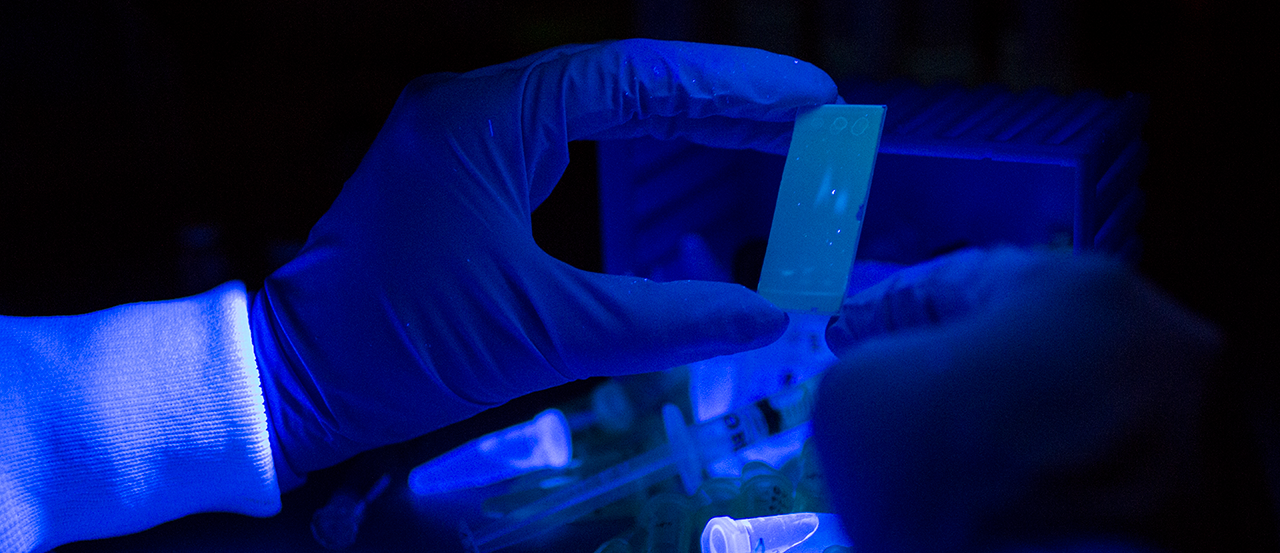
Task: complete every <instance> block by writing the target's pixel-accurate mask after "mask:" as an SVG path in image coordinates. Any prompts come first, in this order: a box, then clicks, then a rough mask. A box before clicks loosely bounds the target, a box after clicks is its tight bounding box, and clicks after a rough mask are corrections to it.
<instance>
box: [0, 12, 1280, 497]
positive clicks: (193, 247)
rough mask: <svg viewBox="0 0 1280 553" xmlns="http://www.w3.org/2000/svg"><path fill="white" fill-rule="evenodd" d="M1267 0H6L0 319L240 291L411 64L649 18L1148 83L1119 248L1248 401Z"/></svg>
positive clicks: (712, 30)
mask: <svg viewBox="0 0 1280 553" xmlns="http://www.w3.org/2000/svg"><path fill="white" fill-rule="evenodd" d="M1276 5H1277V4H1276V3H1275V2H1211V1H1209V0H1176V1H1172V0H1171V1H1156V0H1116V1H1101V0H1086V1H1081V2H1072V1H1069V0H1056V1H1050V0H1044V1H1033V0H1023V1H1016V0H999V1H991V2H980V1H977V0H974V1H971V2H966V1H962V0H902V1H893V0H858V1H854V0H849V1H836V0H789V1H783V0H698V1H689V2H680V1H676V0H633V1H631V2H601V1H598V0H596V1H587V0H554V1H552V0H528V1H521V0H469V1H467V2H448V3H447V2H432V1H424V0H415V1H410V0H403V1H341V0H319V1H310V2H302V1H283V0H264V1H217V2H213V1H207V0H194V1H183V2H158V1H127V0H103V1H96V2H95V1H86V0H54V1H40V2H36V1H26V0H20V1H12V0H11V1H8V2H4V3H3V4H0V313H4V314H7V315H55V314H71V313H81V312H86V311H91V310H96V309H101V308H105V307H109V306H112V305H116V304H120V303H124V302H130V301H140V300H154V299H165V298H172V297H177V296H181V295H187V294H192V293H197V292H201V291H203V290H206V289H208V288H210V287H212V286H214V285H216V284H218V283H220V282H223V281H225V280H229V279H233V278H235V279H241V280H244V281H245V282H246V283H247V284H248V285H249V286H250V288H253V287H256V286H257V283H259V282H261V280H262V279H263V278H264V277H265V276H266V275H267V274H269V273H270V272H271V271H272V270H273V269H274V268H275V267H277V266H279V265H280V264H281V263H283V262H284V261H286V260H287V259H288V258H289V257H290V256H291V255H292V253H293V252H294V251H295V250H296V248H297V247H299V246H300V245H301V243H302V241H304V240H305V237H306V233H307V230H308V229H309V228H310V226H311V225H312V224H313V223H314V222H315V221H316V220H317V219H318V218H319V216H320V215H321V214H322V213H323V212H324V211H325V209H326V208H327V207H328V205H329V204H330V203H331V202H332V200H333V199H334V198H335V197H336V196H337V193H338V191H339V190H340V188H341V186H342V183H343V181H344V180H345V179H346V178H347V177H348V176H349V175H350V174H351V173H352V171H353V170H354V168H355V166H356V164H357V163H358V162H359V160H360V157H361V155H362V154H363V152H364V150H365V149H366V148H367V147H368V145H369V144H370V143H371V141H372V140H373V137H374V136H375V134H376V133H377V131H378V129H379V127H380V125H381V123H382V121H383V119H384V117H385V116H386V114H387V113H388V112H389V110H390V108H391V106H392V104H393V102H394V101H395V99H396V96H397V95H398V93H399V91H400V89H401V88H402V87H403V86H404V85H405V84H406V83H408V81H409V80H411V79H412V78H414V77H416V76H418V75H421V74H424V73H429V72H435V71H465V70H468V69H473V68H477V67H482V66H485V65H490V64H493V63H498V62H502V61H507V60H510V59H514V58H516V57H519V56H522V55H525V54H529V53H533V52H535V51H538V50H541V49H545V48H548V47H552V46H556V45H559V44H563V43H568V42H590V41H598V40H604V39H614V38H625V37H632V36H646V37H654V38H671V39H687V40H697V41H704V42H721V43H729V44H740V45H748V46H756V47H761V48H765V49H770V50H774V51H779V52H783V53H788V54H793V55H796V56H799V57H801V58H803V59H806V60H810V61H812V62H814V63H816V64H817V65H818V66H820V67H822V68H824V69H826V70H827V71H828V72H830V73H831V74H832V75H833V76H835V77H836V78H837V79H843V78H847V77H859V78H871V79H889V78H908V79H911V80H915V81H918V82H921V83H924V84H929V83H934V82H940V81H959V82H962V83H965V84H969V85H977V84H981V83H989V82H997V83H1003V84H1004V85H1006V86H1008V87H1010V88H1013V89H1015V90H1023V89H1027V88H1031V87H1048V88H1050V89H1053V90H1055V91H1058V92H1061V93H1072V92H1075V91H1080V90H1085V89H1094V90H1100V91H1102V92H1104V93H1105V94H1108V95H1119V94H1122V93H1124V92H1129V91H1132V92H1139V93H1143V94H1147V95H1149V96H1150V98H1151V101H1152V103H1151V118H1150V121H1149V124H1148V127H1147V131H1146V135H1145V136H1146V138H1147V140H1148V142H1149V144H1150V146H1151V158H1150V162H1149V166H1148V169H1147V171H1146V173H1145V174H1144V177H1143V181H1142V182H1143V187H1144V189H1145V191H1146V194H1147V199H1148V207H1147V215H1146V217H1145V219H1144V222H1143V224H1142V227H1141V230H1142V233H1143V237H1144V243H1145V256H1144V258H1143V262H1142V270H1143V272H1144V273H1145V274H1147V275H1148V276H1150V277H1151V278H1152V279H1153V280H1155V281H1156V282H1157V283H1158V284H1159V285H1160V286H1162V287H1163V288H1164V289H1166V290H1167V291H1169V293H1170V294H1172V295H1173V296H1174V297H1176V298H1178V299H1179V300H1180V301H1182V302H1183V303H1185V304H1187V305H1188V306H1190V307H1191V308H1192V309H1194V310H1195V311H1197V312H1199V313H1201V314H1203V315H1205V316H1207V317H1209V318H1210V319H1212V320H1214V321H1216V322H1217V323H1218V324H1220V325H1221V326H1223V327H1224V328H1225V329H1226V330H1227V331H1228V332H1229V336H1230V337H1231V340H1232V343H1233V344H1237V345H1239V346H1240V347H1239V349H1238V350H1237V351H1239V352H1242V353H1241V354H1240V356H1241V358H1242V359H1243V360H1242V361H1241V362H1238V363H1235V364H1234V365H1232V367H1233V368H1232V369H1229V370H1224V372H1223V373H1222V374H1221V375H1219V379H1220V380H1221V381H1222V382H1223V383H1224V384H1223V386H1224V387H1223V388H1222V389H1225V390H1229V391H1231V393H1235V392H1236V391H1242V390H1243V391H1244V392H1245V395H1249V394H1250V393H1252V394H1256V395H1265V394H1267V393H1271V392H1274V388H1272V387H1268V386H1270V385H1271V383H1272V382H1273V379H1272V377H1273V371H1274V369H1275V366H1274V365H1273V364H1272V361H1273V360H1274V357H1271V355H1272V354H1273V353H1274V349H1275V346H1276V342H1277V338H1276V336H1277V333H1276V331H1277V325H1276V324H1275V322H1274V321H1275V319H1274V313H1275V303H1276V302H1275V301H1274V300H1275V282H1276V269H1275V264H1276V262H1277V259H1276V258H1277V255H1276V251H1277V242H1276V236H1277V234H1280V233H1277V232H1276V230H1277V229H1276V225H1275V224H1274V223H1273V222H1272V221H1273V220H1274V218H1273V212H1274V211H1275V206H1276V203H1275V201H1274V200H1273V197H1274V196H1275V193H1274V191H1273V190H1274V189H1275V188H1276V184H1277V179H1276V178H1275V176H1274V173H1273V172H1272V171H1271V167H1270V162H1271V161H1272V160H1273V159H1274V157H1275V156H1276V153H1275V152H1276V142H1277V141H1276V140H1275V138H1274V133H1275V128H1276V117H1275V115H1274V113H1275V109H1274V107H1273V106H1272V104H1273V103H1274V102H1275V100H1276V98H1277V95H1276V85H1275V84H1274V83H1275V77H1276V68H1277V66H1278V65H1280V60H1277V55H1276V53H1277V49H1276V36H1277V35H1278V34H1280V33H1278V32H1277V31H1276V28H1275V25H1276V22H1277V21H1278V19H1277V17H1276V15H1277V14H1276V11H1277V10H1276ZM849 100H850V101H856V98H849ZM573 157H574V160H573V162H572V164H571V166H570V169H569V173H568V174H567V176H566V178H565V180H564V181H563V183H562V186H561V187H560V188H558V189H557V192H556V193H555V194H554V195H553V196H552V198H551V200H549V201H548V204H547V205H546V206H544V208H542V209H540V210H539V212H538V213H536V214H535V229H536V232H537V235H538V239H539V243H540V244H542V245H543V246H544V248H546V249H547V250H548V251H549V252H551V253H553V254H554V255H557V256H558V257H561V258H562V259H564V260H566V261H568V262H570V263H573V264H575V265H577V266H579V267H582V268H586V269H597V270H598V269H599V267H600V265H601V262H600V254H599V247H600V246H599V238H598V220H597V219H596V218H595V217H596V212H597V209H598V207H597V206H596V204H595V202H596V196H595V192H594V186H595V183H594V174H595V173H594V172H595V167H594V156H593V152H592V149H591V147H590V145H575V146H574V149H573ZM1259 391H1261V392H1259ZM1272 422H1274V420H1273V421H1272ZM1273 434H1274V433H1273ZM304 493H305V492H304Z"/></svg>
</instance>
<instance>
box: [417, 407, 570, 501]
mask: <svg viewBox="0 0 1280 553" xmlns="http://www.w3.org/2000/svg"><path fill="white" fill-rule="evenodd" d="M572 448H573V445H572V437H571V435H570V431H569V423H568V421H566V420H565V418H564V414H563V413H561V412H560V410H559V409H548V410H546V411H543V412H542V413H540V414H538V416H536V417H534V418H533V420H530V421H528V422H525V423H521V424H518V425H516V426H512V427H510V428H506V429H503V430H499V431H497V432H493V433H491V434H486V435H484V436H481V437H479V438H476V439H474V440H472V441H470V442H467V443H465V444H462V445H460V446H458V447H456V448H454V449H452V450H449V452H447V453H445V454H444V455H441V456H439V457H436V458H435V459H432V460H430V461H427V462H425V463H423V464H421V465H418V466H417V467H415V468H414V469H413V470H412V471H410V472H409V489H411V490H413V491H414V492H415V493H417V494H419V495H433V494H440V493H446V492H452V491H457V490H464V489H468V488H478V487H481V486H487V485H490V484H494V483H497V482H501V481H503V480H508V479H511V478H515V477H517V476H520V475H521V474H525V473H528V472H532V471H535V470H538V469H544V468H563V467H565V466H567V465H568V464H569V460H570V458H571V457H572Z"/></svg>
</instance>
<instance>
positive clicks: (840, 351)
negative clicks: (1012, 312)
mask: <svg viewBox="0 0 1280 553" xmlns="http://www.w3.org/2000/svg"><path fill="white" fill-rule="evenodd" d="M1049 255H1052V254H1047V253H1046V254H1037V253H1035V252H1032V251H1028V250H1021V249H1016V248H1007V247H1005V248H996V249H993V250H963V251H960V252H956V253H953V254H949V255H946V256H943V257H940V258H937V259H934V260H932V261H929V262H926V263H922V264H920V265H915V266H912V267H908V268H906V269H903V270H901V271H898V272H897V273H895V274H893V275H892V276H890V277H888V278H886V279H884V280H882V281H880V282H879V283H878V284H876V285H874V286H871V287H869V288H867V289H865V290H863V291H861V292H858V293H856V294H854V295H852V296H849V297H847V298H845V300H844V303H843V304H842V305H841V306H840V316H839V318H837V319H836V320H835V321H833V322H832V323H831V324H830V325H829V326H828V327H827V335H826V338H827V345H828V347H830V348H831V351H832V352H833V353H835V354H836V355H837V356H843V355H844V354H846V353H847V352H848V351H850V350H851V349H853V348H854V347H855V346H857V345H858V344H860V343H862V342H864V341H866V340H868V339H870V338H874V337H876V336H879V335H883V334H890V333H894V332H899V331H904V330H909V329H914V328H926V327H936V326H941V325H945V324H948V323H951V322H955V321H957V320H959V319H961V318H963V317H965V316H968V315H969V314H971V313H973V312H976V311H980V310H982V309H983V308H984V307H986V306H988V305H990V304H991V303H992V302H994V301H996V300H997V299H998V298H999V297H1000V296H1002V295H1007V294H1008V293H1009V292H1010V291H1011V289H1012V288H1013V287H1014V286H1016V285H1017V283H1018V281H1019V279H1020V278H1021V277H1022V275H1023V274H1024V273H1025V272H1026V271H1027V270H1028V269H1029V268H1030V267H1032V266H1033V265H1036V264H1038V263H1042V262H1044V261H1045V260H1046V257H1047V256H1049Z"/></svg>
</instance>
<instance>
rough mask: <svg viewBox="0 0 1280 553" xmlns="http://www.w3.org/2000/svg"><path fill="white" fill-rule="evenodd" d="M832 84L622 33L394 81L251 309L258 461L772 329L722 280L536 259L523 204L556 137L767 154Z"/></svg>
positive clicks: (350, 446)
mask: <svg viewBox="0 0 1280 553" xmlns="http://www.w3.org/2000/svg"><path fill="white" fill-rule="evenodd" d="M836 98H837V96H836V88H835V85H834V83H833V82H832V81H831V79H830V78H829V77H828V76H827V75H826V74H825V73H823V72H822V71H820V70H818V69H817V68H815V67H813V66H812V65H809V64H807V63H803V62H800V61H798V60H795V59H793V58H790V57H786V56H780V55H776V54H770V53H767V52H762V51H759V50H751V49H743V48H732V47H724V46H711V45H696V44H682V43H664V42H656V41H644V40H628V41H621V42H614V43H609V44H601V45H581V46H569V47H564V48H558V49H554V50H550V51H546V52H542V53H539V54H535V55H532V56H529V57H527V58H524V59H521V60H518V61H515V62H511V63H507V64H503V65H498V66H494V67H489V68H485V69H480V70H477V71H473V72H470V73H465V74H461V75H455V74H436V75H428V76H425V77H422V78H419V79H417V80H415V81H414V82H413V83H411V84H410V85H409V86H408V87H407V88H406V89H405V90H404V92H403V93H402V94H401V96H400V98H399V100H398V101H397V102H396V105H395V107H394V108H393V110H392V112H391V115H390V117H389V118H388V120H387V122H386V124H385V125H384V127H383V128H382V131H381V132H380V133H379V135H378V138H377V140H376V141H375V142H374V144H373V146H372V147H371V149H370V151H369V152H368V153H367V154H366V155H365V157H364V159H363V161H362V162H361V164H360V167H359V168H358V169H357V171H356V173H355V175H354V176H352V177H351V179H350V180H349V181H347V183H346V185H345V186H344V187H343V190H342V193H341V194H340V195H339V196H338V199H337V200H336V201H335V202H334V204H333V206H332V208H331V209H330V210H329V211H328V212H327V213H326V214H325V215H324V217H323V218H322V219H321V220H320V222H319V223H318V224H317V225H316V226H315V227H314V228H313V229H312V231H311V235H310V237H309V238H308V240H307V244H306V246H305V247H304V248H303V250H302V251H301V253H300V254H299V255H298V257H297V259H295V260H294V261H292V262H290V263H289V264H288V265H286V266H284V267H283V268H281V269H280V270H279V271H277V272H276V273H275V274H273V275H271V276H270V277H269V278H268V279H267V281H266V284H265V286H264V288H263V290H262V291H261V293H260V294H259V295H258V296H257V298H256V300H255V302H254V305H253V308H252V311H251V321H252V324H253V335H254V343H255V347H256V348H257V352H258V356H259V361H260V363H261V364H262V365H263V374H264V377H263V381H264V388H265V389H266V397H267V406H268V414H269V418H270V421H271V422H270V424H271V430H272V433H271V436H272V439H273V441H274V446H275V447H276V450H277V451H276V453H277V459H283V460H285V461H287V466H288V468H289V469H291V470H292V472H293V473H296V474H298V475H301V474H304V473H306V472H307V471H311V470H314V469H318V468H322V467H325V466H329V465H332V464H335V463H337V462H339V461H341V460H343V459H345V458H347V457H349V456H351V455H353V454H355V453H357V452H360V451H363V450H367V449H371V448H374V447H377V446H381V445H385V444H390V443H394V442H399V441H403V440H406V439H409V438H413V437H416V436H419V435H422V434H424V433H426V432H429V431H431V430H433V429H436V428H439V427H442V426H445V425H447V424H450V423H452V422H455V421H458V420H461V419H464V418H466V417H469V416H471V415H473V414H475V413H477V412H479V411H481V410H483V409H486V408H489V407H493V406H495V405H499V404H501V403H503V402H506V401H508V400H510V399H512V398H515V397H517V396H520V395H522V394H526V393H529V392H532V391H536V390H541V389H544V388H548V387H552V386H556V385H558V384H562V383H564V382H568V381H570V380H574V379H580V378H586V377H590V376H596V375H618V374H627V373H638V372H644V371H654V370H661V369H666V368H668V367H672V366H675V365H679V364H683V363H687V362H691V361H694V360H698V359H703V358H707V357H712V356H716V355H722V354H728V353H732V352H738V351H742V350H746V349H751V348H756V347H760V346H763V345H765V344H768V343H770V342H771V341H773V340H775V339H777V338H778V337H779V336H780V335H781V334H782V333H783V331H784V330H785V329H786V326H787V316H786V315H785V314H784V313H783V312H782V311H780V310H778V309H777V308H775V307H774V306H773V305H771V304H770V303H769V302H767V301H765V300H764V299H762V298H760V297H759V296H758V295H756V294H754V293H753V292H750V291H749V290H747V289H745V288H743V287H740V286H736V285H730V284H720V283H709V282H676V283H667V284H658V283H654V282H650V281H646V280H643V279H639V278H633V277H625V276H606V275H599V274H593V273H587V272H583V271H580V270H577V269H574V268H572V267H570V266H568V265H566V264H564V263H562V262H560V261H557V260H556V259H554V258H552V257H550V256H548V255H547V254H546V253H544V252H543V251H542V250H540V249H539V248H538V246H537V245H536V244H535V243H534V240H533V238H532V234H531V228H530V212H531V211H532V210H533V209H534V208H536V207H537V206H538V204H539V203H541V202H542V201H543V200H544V199H545V198H546V197H547V196H548V195H549V194H550V193H551V189H552V187H554V186H555V184H556V182H557V181H558V180H559V178H560V176H561V174H562V173H563V171H564V169H565V166H566V165H567V163H568V161H569V158H568V150H567V143H568V142H569V141H571V140H578V139H588V140H592V139H606V138H626V137H636V136H646V135H647V136H655V137H659V138H672V137H682V138H685V139H689V140H692V141H694V142H698V143H702V144H707V145H712V146H720V147H726V148H754V149H758V150H763V151H771V152H778V153H783V152H785V149H786V147H787V143H788V140H789V137H790V132H791V125H792V122H793V121H794V118H795V112H796V109H797V108H798V107H801V106H809V105H815V104H823V103H830V102H833V101H835V100H836ZM288 476H289V475H288V474H285V475H284V478H282V480H285V486H286V487H287V486H289V484H290V483H291V482H289V481H288V478H287V477H288Z"/></svg>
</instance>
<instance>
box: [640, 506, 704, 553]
mask: <svg viewBox="0 0 1280 553" xmlns="http://www.w3.org/2000/svg"><path fill="white" fill-rule="evenodd" d="M689 514H690V509H689V500H688V499H686V498H685V496H684V495H681V494H674V493H661V494H658V495H655V496H653V497H651V498H649V501H647V502H645V505H644V508H643V509H641V510H640V516H638V517H637V519H638V520H637V522H638V523H639V526H640V527H641V528H644V530H645V539H644V547H643V548H641V552H642V553H689V541H690V537H691V534H692V530H691V527H690V524H689Z"/></svg>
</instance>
